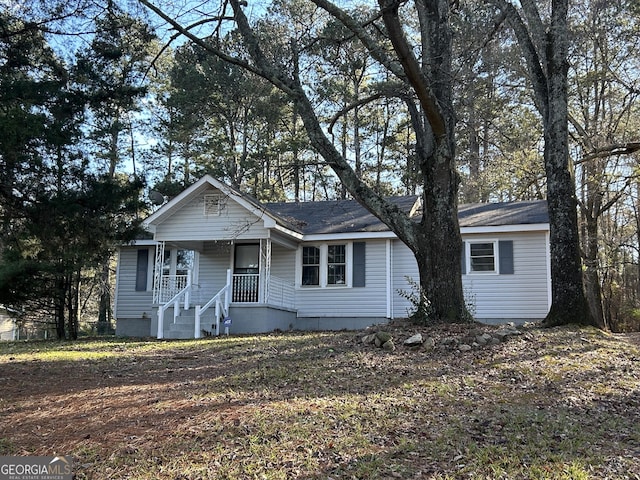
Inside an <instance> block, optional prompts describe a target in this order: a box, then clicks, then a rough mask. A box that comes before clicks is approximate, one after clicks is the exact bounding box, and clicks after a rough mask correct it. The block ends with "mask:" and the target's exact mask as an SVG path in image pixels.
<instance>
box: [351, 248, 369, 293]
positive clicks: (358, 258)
mask: <svg viewBox="0 0 640 480" xmlns="http://www.w3.org/2000/svg"><path fill="white" fill-rule="evenodd" d="M365 248H366V243H365V242H353V279H352V280H353V282H352V285H353V286H354V287H364V286H365V277H366V268H365V267H366V265H365V263H366V262H365V256H366V255H365V253H366V251H365Z"/></svg>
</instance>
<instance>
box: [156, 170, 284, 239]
mask: <svg viewBox="0 0 640 480" xmlns="http://www.w3.org/2000/svg"><path fill="white" fill-rule="evenodd" d="M211 187H213V188H214V189H217V190H220V191H221V192H222V193H223V194H224V195H226V196H227V197H228V198H229V199H231V200H233V201H234V202H236V203H238V204H239V205H241V206H242V207H244V208H245V209H246V210H248V211H249V212H251V213H252V214H254V215H255V216H257V217H258V218H261V219H262V220H263V222H264V226H265V227H266V228H270V227H274V226H275V225H276V222H277V219H276V218H275V217H274V216H273V215H272V214H270V213H269V212H267V210H266V208H265V207H264V206H263V205H261V204H260V203H259V202H258V201H257V200H254V199H253V198H251V197H250V196H249V195H246V194H243V193H241V192H239V191H238V190H236V189H234V188H232V187H230V186H229V185H227V184H225V183H223V182H220V181H219V180H216V179H215V178H213V177H212V176H210V175H205V176H204V177H202V178H201V179H200V180H198V181H197V182H196V183H194V184H193V185H191V186H190V187H188V188H186V189H185V190H184V191H182V192H181V193H180V194H179V195H177V196H176V197H174V198H172V199H171V200H170V201H169V202H167V203H166V204H164V205H163V206H162V207H160V208H159V209H158V210H156V211H155V212H154V213H153V214H151V215H150V216H149V217H147V218H146V219H145V221H144V225H145V227H147V228H148V229H149V230H151V231H154V230H155V227H156V226H157V225H159V224H160V223H162V222H164V221H165V220H167V219H168V218H170V217H171V216H173V215H175V214H176V213H177V212H179V211H180V209H182V208H183V207H185V206H186V205H188V204H189V203H190V202H191V201H192V200H193V199H194V198H196V197H198V196H199V195H202V194H204V193H205V192H207V191H208V190H209V189H210V188H211Z"/></svg>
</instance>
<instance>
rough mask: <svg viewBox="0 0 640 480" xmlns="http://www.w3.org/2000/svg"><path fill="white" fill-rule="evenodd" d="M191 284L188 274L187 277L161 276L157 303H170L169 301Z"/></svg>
mask: <svg viewBox="0 0 640 480" xmlns="http://www.w3.org/2000/svg"><path fill="white" fill-rule="evenodd" d="M190 283H191V275H190V273H189V274H187V275H162V276H161V277H160V285H159V286H158V303H159V304H160V305H164V304H166V303H171V301H170V300H171V299H172V298H173V297H175V296H176V295H177V294H178V293H179V292H181V291H182V290H184V289H185V288H186V287H187V285H190Z"/></svg>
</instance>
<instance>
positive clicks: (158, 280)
mask: <svg viewBox="0 0 640 480" xmlns="http://www.w3.org/2000/svg"><path fill="white" fill-rule="evenodd" d="M164 245H165V244H164V242H158V243H157V244H156V262H155V264H154V266H153V303H160V298H161V290H162V265H163V264H164Z"/></svg>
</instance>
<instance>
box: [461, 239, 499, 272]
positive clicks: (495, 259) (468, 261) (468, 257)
mask: <svg viewBox="0 0 640 480" xmlns="http://www.w3.org/2000/svg"><path fill="white" fill-rule="evenodd" d="M478 243H491V244H493V267H494V269H493V270H491V271H474V270H472V269H471V245H472V244H478ZM464 245H465V253H464V258H465V261H466V270H467V275H500V252H499V250H498V248H499V246H498V245H499V244H498V240H497V239H495V238H474V239H473V240H465V244H464Z"/></svg>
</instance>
